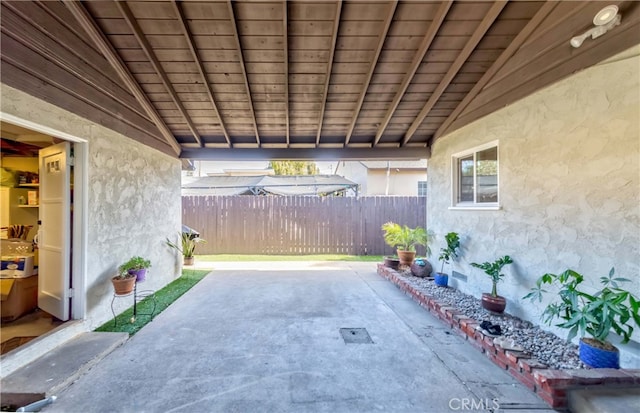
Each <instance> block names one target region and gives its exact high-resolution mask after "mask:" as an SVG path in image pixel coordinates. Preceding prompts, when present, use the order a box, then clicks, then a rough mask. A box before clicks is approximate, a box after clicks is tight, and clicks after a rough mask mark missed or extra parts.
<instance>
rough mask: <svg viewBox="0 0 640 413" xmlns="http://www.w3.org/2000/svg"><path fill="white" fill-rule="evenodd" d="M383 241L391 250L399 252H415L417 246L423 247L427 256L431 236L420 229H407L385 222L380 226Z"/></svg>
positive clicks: (406, 227)
mask: <svg viewBox="0 0 640 413" xmlns="http://www.w3.org/2000/svg"><path fill="white" fill-rule="evenodd" d="M382 230H383V231H384V241H385V242H386V243H387V245H389V246H390V247H391V248H397V249H398V250H401V251H415V250H416V246H417V245H422V246H424V247H425V250H426V252H427V255H431V249H430V248H429V240H430V238H431V237H432V234H431V233H430V232H429V231H427V230H425V229H424V228H422V227H415V228H409V227H408V226H406V225H399V224H396V223H395V222H387V223H386V224H384V225H383V226H382Z"/></svg>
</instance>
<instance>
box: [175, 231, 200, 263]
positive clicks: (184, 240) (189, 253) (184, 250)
mask: <svg viewBox="0 0 640 413" xmlns="http://www.w3.org/2000/svg"><path fill="white" fill-rule="evenodd" d="M179 238H180V245H178V244H177V243H174V242H172V241H171V240H170V239H169V238H167V241H166V242H167V245H168V246H170V247H171V248H174V249H175V250H177V251H178V252H180V253H181V254H182V256H183V257H185V258H191V257H193V254H194V252H195V250H196V246H197V245H198V244H200V243H206V242H207V241H206V240H204V239H202V238H200V237H195V236H194V235H193V234H191V233H189V232H180V234H179Z"/></svg>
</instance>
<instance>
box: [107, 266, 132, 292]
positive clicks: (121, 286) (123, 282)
mask: <svg viewBox="0 0 640 413" xmlns="http://www.w3.org/2000/svg"><path fill="white" fill-rule="evenodd" d="M111 282H112V283H113V289H114V290H115V292H116V295H127V294H131V292H133V289H134V288H135V285H136V276H135V274H129V272H128V271H120V270H119V271H118V274H116V275H115V276H114V277H112V278H111Z"/></svg>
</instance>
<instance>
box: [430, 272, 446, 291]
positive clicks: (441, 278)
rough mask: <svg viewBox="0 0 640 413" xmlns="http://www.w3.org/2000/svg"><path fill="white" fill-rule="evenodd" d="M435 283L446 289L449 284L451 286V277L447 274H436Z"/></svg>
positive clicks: (434, 276)
mask: <svg viewBox="0 0 640 413" xmlns="http://www.w3.org/2000/svg"><path fill="white" fill-rule="evenodd" d="M433 281H434V282H435V283H436V285H439V286H440V287H446V286H447V284H449V276H448V275H447V274H442V273H439V272H436V273H434V275H433Z"/></svg>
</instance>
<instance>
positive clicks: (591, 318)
mask: <svg viewBox="0 0 640 413" xmlns="http://www.w3.org/2000/svg"><path fill="white" fill-rule="evenodd" d="M614 274H615V270H614V268H611V270H610V271H609V276H607V277H600V283H601V284H602V286H603V287H602V288H601V289H600V290H599V291H597V292H595V293H594V294H588V293H586V292H585V291H582V290H580V289H579V287H580V284H581V283H582V282H583V281H584V277H583V276H582V275H581V274H579V273H577V272H576V271H573V270H571V269H568V270H566V271H565V272H563V273H562V274H558V275H556V274H544V275H542V276H541V277H540V278H539V279H538V280H537V281H536V286H535V287H534V288H532V289H531V292H530V293H529V294H527V295H525V296H524V299H530V300H531V301H536V300H538V301H539V302H540V301H542V297H543V296H544V295H545V294H547V293H549V291H547V290H545V289H544V288H543V287H544V285H556V286H557V287H558V288H559V290H558V292H557V295H558V297H559V300H558V301H554V302H552V303H551V304H549V305H548V306H547V307H546V308H545V310H544V312H543V313H542V317H543V320H544V322H545V323H547V324H551V323H552V321H553V320H555V319H556V318H558V319H560V320H563V321H561V322H560V323H558V324H556V326H558V327H562V328H567V329H569V333H568V337H567V339H568V340H572V339H573V338H574V337H575V336H576V335H578V334H580V336H581V337H583V336H584V335H585V334H589V335H590V336H591V337H593V338H594V339H596V340H598V341H600V342H602V343H604V342H606V341H607V337H608V336H609V333H611V330H613V331H615V332H616V333H617V334H619V335H620V336H621V337H622V343H627V342H628V341H629V340H630V339H631V334H632V333H633V324H635V325H636V326H640V316H639V315H638V310H639V309H640V302H639V299H638V297H636V296H635V295H633V294H631V293H630V292H629V291H626V290H624V289H622V288H621V287H620V286H621V285H622V284H623V283H627V282H630V280H628V279H627V278H622V277H615V278H614Z"/></svg>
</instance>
